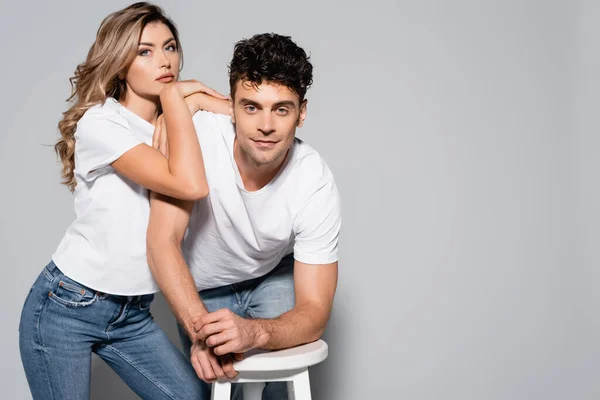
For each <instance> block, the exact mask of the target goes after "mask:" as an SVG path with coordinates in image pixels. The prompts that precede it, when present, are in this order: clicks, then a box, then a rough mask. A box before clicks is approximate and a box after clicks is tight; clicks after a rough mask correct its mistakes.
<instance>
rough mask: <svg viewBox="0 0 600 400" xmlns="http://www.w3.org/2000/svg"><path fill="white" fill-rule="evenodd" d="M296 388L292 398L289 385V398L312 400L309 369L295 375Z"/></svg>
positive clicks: (293, 381)
mask: <svg viewBox="0 0 600 400" xmlns="http://www.w3.org/2000/svg"><path fill="white" fill-rule="evenodd" d="M292 385H293V387H294V389H293V393H292V395H291V396H290V385H289V384H288V396H290V398H291V399H293V400H311V396H310V379H309V378H308V368H307V369H305V370H304V371H302V372H300V373H299V374H297V375H294V377H293V378H292ZM292 396H293V397H292Z"/></svg>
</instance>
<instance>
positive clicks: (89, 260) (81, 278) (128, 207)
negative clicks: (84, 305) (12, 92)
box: [52, 98, 159, 296]
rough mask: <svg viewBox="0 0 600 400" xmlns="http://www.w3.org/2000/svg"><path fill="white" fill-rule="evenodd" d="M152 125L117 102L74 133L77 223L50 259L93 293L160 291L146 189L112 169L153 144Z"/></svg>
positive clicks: (93, 111)
mask: <svg viewBox="0 0 600 400" xmlns="http://www.w3.org/2000/svg"><path fill="white" fill-rule="evenodd" d="M153 133H154V127H153V125H152V124H150V123H149V122H148V121H146V120H144V119H143V118H141V117H139V116H138V115H137V114H134V113H133V112H132V111H130V110H128V109H127V108H125V107H124V106H122V105H121V104H120V103H118V102H117V101H116V100H115V99H113V98H109V99H107V100H106V102H105V103H104V104H101V105H97V106H94V107H92V108H90V109H89V110H88V111H87V112H86V113H85V114H84V115H83V117H82V118H81V119H80V120H79V122H78V123H77V131H76V133H75V171H74V172H75V179H76V181H77V187H76V189H75V214H76V219H75V221H74V222H73V223H72V224H71V225H70V226H69V227H68V229H67V231H66V233H65V236H64V237H63V239H62V241H61V243H60V245H59V246H58V249H57V250H56V252H55V253H54V255H53V256H52V259H53V261H54V262H55V264H56V265H57V266H58V268H59V269H60V270H61V271H62V272H63V273H64V274H65V275H67V276H68V277H70V278H71V279H74V280H75V281H77V282H79V283H81V284H83V285H86V286H89V287H91V288H93V289H95V290H98V291H101V292H105V293H110V294H117V295H129V296H132V295H140V294H149V293H154V292H157V291H158V290H159V288H158V285H157V284H156V282H155V280H154V278H153V277H152V273H151V272H150V268H149V267H148V262H147V260H146V229H147V227H148V218H149V215H150V206H149V200H148V190H147V189H145V188H143V187H142V186H140V185H138V184H136V183H134V182H132V181H130V180H128V179H127V178H125V177H123V176H122V175H120V174H118V173H117V172H116V171H115V169H114V168H112V167H111V166H110V164H111V163H112V162H114V161H115V160H116V159H118V158H119V157H120V156H121V155H123V154H124V153H125V152H127V151H128V150H130V149H131V148H133V147H135V146H137V145H139V144H141V143H145V144H148V145H150V144H151V143H152V135H153Z"/></svg>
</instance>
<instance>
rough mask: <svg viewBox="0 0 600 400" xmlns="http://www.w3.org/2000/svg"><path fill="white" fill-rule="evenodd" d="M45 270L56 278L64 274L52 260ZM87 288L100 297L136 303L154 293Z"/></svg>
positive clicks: (151, 296) (152, 296)
mask: <svg viewBox="0 0 600 400" xmlns="http://www.w3.org/2000/svg"><path fill="white" fill-rule="evenodd" d="M46 270H47V271H48V272H49V273H50V275H52V277H53V278H56V277H57V276H59V275H64V273H63V272H62V271H61V270H60V269H59V268H58V266H57V265H56V264H55V263H54V261H53V260H50V262H49V263H48V265H47V266H46ZM65 276H66V275H65ZM69 279H71V280H73V281H75V279H73V278H71V277H69ZM76 282H77V281H76ZM77 283H79V282H77ZM79 284H80V285H82V286H85V285H83V284H81V283H79ZM86 287H87V286H86ZM88 289H90V290H91V291H92V292H95V293H96V294H97V295H98V297H102V298H107V297H110V298H113V299H115V300H120V301H123V302H131V303H136V302H140V301H142V300H146V299H152V298H154V294H138V295H135V296H123V295H119V294H110V293H104V292H101V291H99V290H96V289H94V288H90V287H88Z"/></svg>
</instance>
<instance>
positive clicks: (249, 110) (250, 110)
mask: <svg viewBox="0 0 600 400" xmlns="http://www.w3.org/2000/svg"><path fill="white" fill-rule="evenodd" d="M246 111H248V112H254V111H256V107H255V106H246Z"/></svg>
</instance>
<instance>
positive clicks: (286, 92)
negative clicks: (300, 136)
mask: <svg viewBox="0 0 600 400" xmlns="http://www.w3.org/2000/svg"><path fill="white" fill-rule="evenodd" d="M234 93H235V94H234V97H233V100H232V103H231V107H232V112H231V115H232V120H233V122H234V123H235V131H236V139H237V143H238V146H239V148H240V150H241V151H242V152H243V153H244V154H245V156H247V157H248V158H249V159H250V160H251V161H252V162H253V163H254V164H255V165H256V166H264V165H268V164H277V163H278V162H281V161H283V158H284V157H285V155H286V153H287V151H288V150H289V148H290V147H291V146H292V143H293V142H294V137H295V134H296V127H300V126H302V124H303V122H304V118H306V100H304V101H303V102H302V103H300V98H299V97H298V95H297V94H296V93H295V92H293V91H292V90H290V89H289V88H288V87H287V86H283V85H280V84H277V83H272V82H267V81H263V83H261V84H260V85H258V88H255V87H253V86H252V85H251V84H250V83H248V82H245V81H243V80H239V81H238V82H237V83H236V88H235V92H234Z"/></svg>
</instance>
